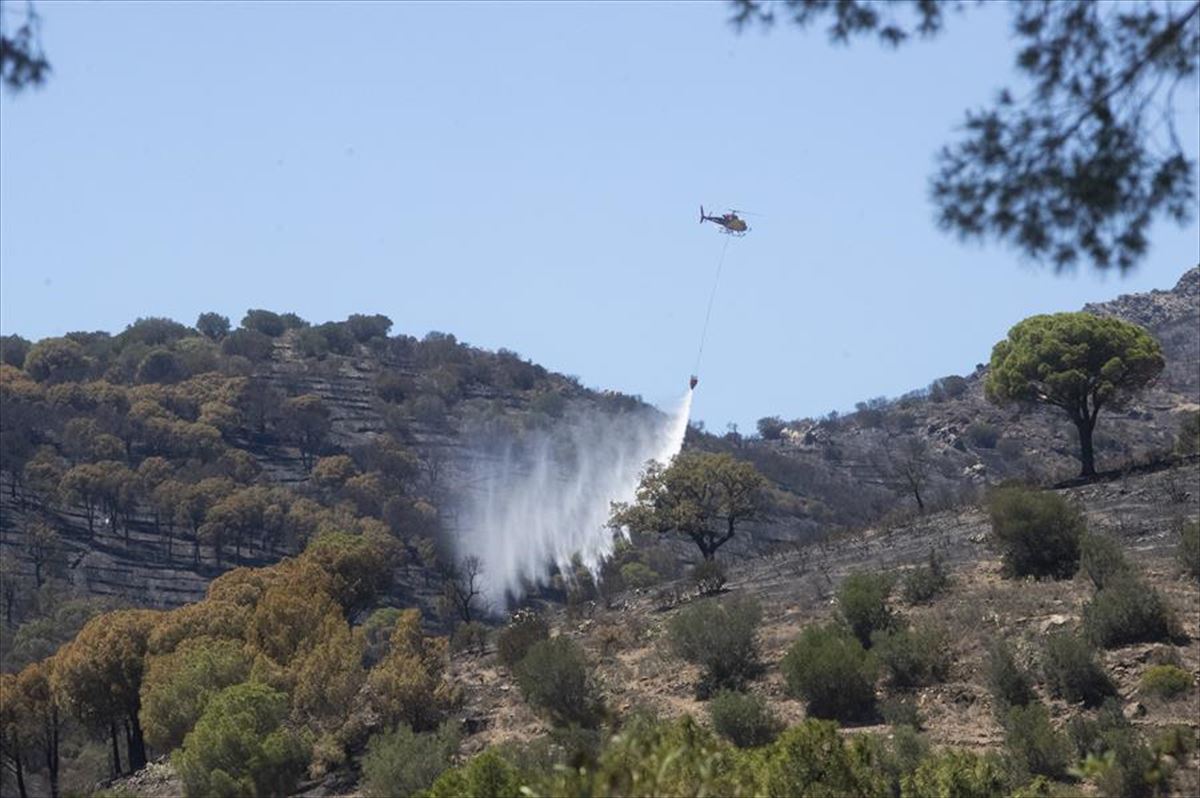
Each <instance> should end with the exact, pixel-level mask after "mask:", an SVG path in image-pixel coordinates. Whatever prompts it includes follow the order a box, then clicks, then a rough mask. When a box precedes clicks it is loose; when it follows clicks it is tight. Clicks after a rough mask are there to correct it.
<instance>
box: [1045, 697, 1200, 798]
mask: <svg viewBox="0 0 1200 798" xmlns="http://www.w3.org/2000/svg"><path fill="white" fill-rule="evenodd" d="M1067 730H1068V732H1069V733H1070V736H1071V740H1072V742H1073V743H1074V745H1075V750H1076V753H1077V756H1078V757H1079V758H1080V759H1081V760H1082V766H1081V768H1080V770H1081V772H1082V775H1083V776H1085V777H1086V778H1089V779H1091V780H1093V781H1094V782H1095V783H1096V786H1097V787H1098V788H1099V793H1100V795H1104V796H1114V798H1125V796H1131V797H1132V798H1149V796H1152V795H1157V794H1162V793H1165V792H1166V788H1167V787H1168V786H1169V782H1170V776H1171V772H1172V770H1173V769H1174V763H1175V762H1176V761H1178V760H1179V758H1180V757H1181V756H1186V754H1187V753H1188V751H1187V749H1188V748H1189V746H1188V744H1187V742H1184V741H1181V740H1179V739H1178V737H1176V736H1175V735H1173V734H1172V733H1170V730H1168V733H1167V734H1166V735H1164V736H1163V737H1162V738H1160V740H1159V741H1158V743H1156V745H1155V747H1154V748H1153V749H1152V748H1150V747H1149V746H1147V745H1146V743H1145V741H1144V740H1143V739H1142V737H1141V736H1140V735H1139V734H1138V732H1137V730H1136V729H1134V727H1133V726H1132V724H1130V722H1129V721H1128V720H1127V719H1126V718H1125V715H1124V714H1123V713H1122V711H1121V704H1120V702H1119V701H1117V700H1116V699H1110V700H1108V701H1106V702H1105V703H1104V706H1103V707H1101V708H1100V711H1099V712H1098V713H1097V714H1096V718H1095V719H1094V720H1092V719H1089V718H1086V717H1076V718H1072V719H1071V721H1070V723H1068V724H1067ZM1189 734H1190V732H1189ZM1180 742H1183V745H1182V746H1181V745H1179V743H1180Z"/></svg>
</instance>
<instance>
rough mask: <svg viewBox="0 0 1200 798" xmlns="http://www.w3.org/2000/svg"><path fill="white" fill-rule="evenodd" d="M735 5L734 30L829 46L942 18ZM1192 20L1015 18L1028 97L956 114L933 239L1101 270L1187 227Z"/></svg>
mask: <svg viewBox="0 0 1200 798" xmlns="http://www.w3.org/2000/svg"><path fill="white" fill-rule="evenodd" d="M733 5H734V6H735V13H734V16H733V20H734V22H735V23H736V24H737V25H738V27H739V28H740V27H742V26H745V25H747V24H749V23H751V22H756V21H757V22H760V23H763V24H766V25H770V24H771V23H773V22H774V20H775V12H776V10H777V9H779V8H783V9H786V10H787V12H788V15H789V16H790V17H791V18H792V20H793V21H794V22H795V23H796V24H798V25H800V26H801V27H806V26H808V25H811V24H814V23H816V22H817V21H818V20H820V19H822V18H828V17H832V19H831V25H830V27H829V28H828V32H829V35H830V37H831V38H832V39H833V40H834V41H835V42H848V41H849V40H850V39H851V38H854V37H858V36H862V35H867V34H875V35H877V36H878V37H879V38H880V40H881V41H882V42H884V43H885V44H887V45H890V46H898V45H900V44H901V43H903V42H906V41H908V40H909V39H910V38H911V37H912V36H913V35H914V34H916V35H919V36H921V37H922V38H928V37H932V36H934V35H936V34H938V33H939V32H940V31H941V30H942V28H943V26H944V24H945V16H946V15H945V13H944V8H946V7H947V6H949V5H950V4H942V3H934V2H926V1H925V0H912V2H911V3H896V2H886V3H885V2H881V1H880V0H847V1H846V2H837V3H832V2H813V0H778V2H773V0H734V3H733ZM955 7H958V8H962V6H955ZM903 8H906V9H909V10H911V11H912V16H913V20H912V21H911V22H904V21H902V20H901V18H902V14H901V12H900V9H903ZM1198 15H1200V4H1186V5H1171V6H1166V7H1165V8H1164V7H1163V6H1160V5H1159V4H1157V3H1153V2H1137V3H1134V2H1127V3H1124V4H1122V6H1121V11H1120V13H1117V14H1111V15H1110V14H1107V13H1105V11H1104V9H1102V8H1101V7H1100V6H1098V5H1097V4H1095V3H1092V2H1090V0H1070V1H1069V2H1068V1H1067V0H1062V1H1061V2H1055V3H1027V4H1020V5H1016V6H1014V7H1013V34H1014V38H1015V40H1016V41H1017V45H1016V46H1017V59H1016V61H1017V66H1018V68H1019V69H1020V70H1021V72H1022V73H1024V76H1025V77H1026V78H1027V79H1028V80H1030V81H1031V82H1032V83H1033V84H1034V91H1032V92H1028V93H1024V94H1018V93H1015V92H1012V91H1010V90H1008V89H1003V90H1002V91H1000V92H999V93H998V94H997V99H996V101H995V104H994V105H993V106H992V107H991V108H988V109H985V110H981V111H970V112H968V113H967V118H966V124H965V126H964V129H965V131H966V133H965V137H964V138H963V139H962V140H960V141H958V142H956V143H955V144H952V145H948V146H946V147H944V148H943V149H942V150H941V152H940V154H939V156H938V162H939V168H938V172H937V174H936V175H935V176H934V178H933V190H932V195H933V201H934V203H935V204H936V205H937V207H938V213H939V223H940V224H941V226H942V227H944V228H945V229H947V230H951V231H954V232H956V233H958V234H959V235H960V236H962V237H964V238H971V239H982V238H985V237H989V236H992V237H995V238H997V239H999V240H1001V241H1006V242H1009V243H1011V244H1013V245H1014V246H1016V247H1017V248H1018V249H1019V250H1020V251H1021V252H1023V253H1024V254H1026V255H1028V256H1030V257H1033V258H1037V259H1043V260H1048V261H1050V262H1052V263H1053V264H1054V265H1055V266H1056V268H1063V267H1065V266H1068V265H1070V264H1073V263H1075V262H1076V261H1077V260H1078V259H1079V258H1080V257H1081V256H1084V257H1087V258H1088V259H1089V260H1090V261H1091V262H1092V264H1093V265H1094V266H1095V267H1097V268H1100V269H1105V268H1109V267H1111V266H1114V265H1115V266H1117V267H1119V268H1120V269H1121V270H1122V271H1124V270H1125V269H1128V268H1130V267H1131V266H1132V265H1133V264H1134V263H1136V262H1137V260H1138V259H1139V258H1140V257H1141V256H1142V255H1144V254H1145V251H1146V248H1147V243H1148V242H1147V238H1146V232H1147V230H1148V228H1149V227H1150V225H1151V224H1152V223H1153V221H1154V219H1155V218H1156V217H1157V216H1166V217H1167V218H1170V219H1174V220H1176V221H1179V222H1182V221H1184V220H1185V219H1186V218H1187V217H1188V214H1189V209H1190V205H1191V201H1192V190H1193V189H1192V184H1191V182H1190V181H1191V178H1190V175H1191V174H1192V173H1193V172H1194V171H1195V166H1194V164H1193V162H1192V161H1191V160H1190V159H1189V157H1188V154H1187V152H1186V151H1185V149H1184V148H1183V146H1182V144H1181V143H1180V139H1179V137H1178V135H1177V133H1176V129H1175V121H1174V118H1175V115H1176V113H1177V111H1176V109H1175V107H1174V90H1175V88H1176V87H1177V86H1178V84H1179V83H1181V82H1183V81H1186V80H1189V79H1190V77H1191V76H1192V75H1194V74H1195V73H1196V70H1197V67H1198V66H1200V56H1198V55H1197V53H1198V52H1200V20H1198V19H1197V17H1198Z"/></svg>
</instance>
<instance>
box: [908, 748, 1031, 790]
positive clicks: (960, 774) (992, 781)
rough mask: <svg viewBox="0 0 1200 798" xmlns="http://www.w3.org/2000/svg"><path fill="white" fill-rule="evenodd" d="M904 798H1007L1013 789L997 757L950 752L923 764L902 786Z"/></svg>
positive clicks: (930, 758) (942, 753) (966, 752)
mask: <svg viewBox="0 0 1200 798" xmlns="http://www.w3.org/2000/svg"><path fill="white" fill-rule="evenodd" d="M901 784H902V786H901V795H902V796H903V797H904V798H910V797H911V798H924V796H929V795H938V796H942V795H947V796H949V795H964V796H966V795H969V796H972V798H1005V796H1008V795H1010V794H1011V787H1010V784H1009V780H1008V777H1007V775H1006V774H1005V769H1004V766H1003V764H1002V763H1001V762H1000V759H999V757H997V756H996V755H995V754H983V755H981V754H976V753H973V752H971V751H965V750H954V749H950V750H946V751H941V752H939V753H937V754H935V755H933V756H930V757H928V758H927V759H925V760H923V761H922V762H921V763H920V764H918V765H917V767H916V768H915V769H914V770H913V772H912V774H911V775H908V776H905V777H904V778H903V780H902V782H901Z"/></svg>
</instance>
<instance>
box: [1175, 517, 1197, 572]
mask: <svg viewBox="0 0 1200 798" xmlns="http://www.w3.org/2000/svg"><path fill="white" fill-rule="evenodd" d="M1179 562H1181V563H1182V564H1183V569H1184V571H1186V572H1187V573H1189V574H1191V575H1192V576H1193V577H1195V578H1196V579H1200V521H1186V522H1184V523H1183V525H1182V527H1181V528H1180V531H1179Z"/></svg>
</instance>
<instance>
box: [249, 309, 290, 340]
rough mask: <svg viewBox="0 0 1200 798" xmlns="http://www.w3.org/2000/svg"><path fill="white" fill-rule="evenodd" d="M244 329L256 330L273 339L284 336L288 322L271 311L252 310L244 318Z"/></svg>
mask: <svg viewBox="0 0 1200 798" xmlns="http://www.w3.org/2000/svg"><path fill="white" fill-rule="evenodd" d="M242 329H243V330H254V331H255V332H260V333H262V334H263V335H266V336H269V337H271V338H276V337H278V336H280V335H283V334H284V332H285V331H286V330H287V322H285V321H284V320H283V317H281V316H280V315H279V314H278V313H274V312H272V311H270V310H262V309H256V308H251V309H250V310H247V311H246V315H245V316H243V317H242Z"/></svg>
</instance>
